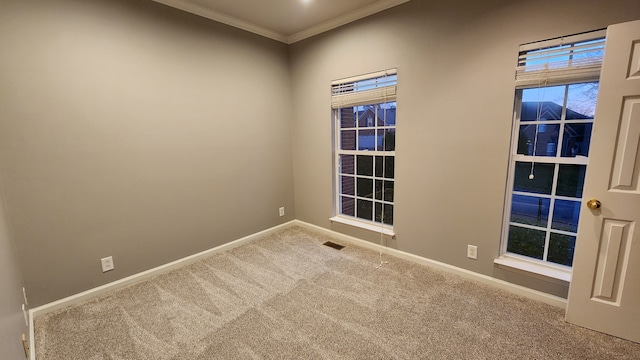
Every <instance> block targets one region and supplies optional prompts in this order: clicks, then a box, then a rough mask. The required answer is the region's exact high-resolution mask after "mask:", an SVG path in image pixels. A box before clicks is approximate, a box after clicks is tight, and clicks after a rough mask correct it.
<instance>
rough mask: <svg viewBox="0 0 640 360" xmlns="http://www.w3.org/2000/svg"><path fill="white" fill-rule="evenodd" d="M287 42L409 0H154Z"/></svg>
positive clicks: (292, 41) (289, 42)
mask: <svg viewBox="0 0 640 360" xmlns="http://www.w3.org/2000/svg"><path fill="white" fill-rule="evenodd" d="M154 1H156V2H159V3H162V4H165V5H168V6H171V7H174V8H177V9H180V10H184V11H187V12H190V13H193V14H196V15H200V16H203V17H206V18H209V19H212V20H215V21H218V22H222V23H224V24H227V25H231V26H235V27H238V28H240V29H243V30H247V31H251V32H253V33H256V34H259V35H262V36H266V37H268V38H271V39H274V40H278V41H281V42H284V43H287V44H291V43H294V42H296V41H300V40H302V39H306V38H308V37H311V36H314V35H317V34H319V33H321V32H324V31H328V30H331V29H333V28H336V27H338V26H341V25H344V24H347V23H350V22H352V21H355V20H358V19H361V18H363V17H366V16H369V15H371V14H375V13H377V12H379V11H382V10H386V9H388V8H391V7H393V6H396V5H399V4H402V3H405V2H407V1H409V0H154Z"/></svg>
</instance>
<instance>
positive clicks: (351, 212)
mask: <svg viewBox="0 0 640 360" xmlns="http://www.w3.org/2000/svg"><path fill="white" fill-rule="evenodd" d="M355 204H356V200H355V199H353V198H349V197H344V196H343V197H342V203H341V204H340V205H341V206H340V214H343V215H348V216H356V205H355Z"/></svg>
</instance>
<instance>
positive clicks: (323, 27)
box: [153, 0, 410, 45]
mask: <svg viewBox="0 0 640 360" xmlns="http://www.w3.org/2000/svg"><path fill="white" fill-rule="evenodd" d="M153 1H155V2H157V3H160V4H164V5H167V6H170V7H173V8H176V9H179V10H182V11H186V12H188V13H191V14H194V15H198V16H202V17H204V18H207V19H210V20H213V21H217V22H219V23H223V24H226V25H229V26H233V27H236V28H238V29H242V30H245V31H248V32H252V33H254V34H258V35H260V36H264V37H267V38H269V39H272V40H276V41H280V42H283V43H285V44H289V45H290V44H293V43H295V42H298V41H300V40H304V39H307V38H310V37H312V36H315V35H318V34H321V33H323V32H325V31H329V30H333V29H335V28H337V27H340V26H342V25H346V24H348V23H351V22H354V21H356V20H360V19H362V18H365V17H367V16H370V15H373V14H375V13H378V12H381V11H384V10H387V9H390V8H392V7H394V6H397V5H400V4H404V3H406V2H408V1H410V0H380V1H378V2H375V3H373V4H371V5H369V6H366V7H364V8H362V9H358V10H354V11H352V12H350V13H347V14H345V15H342V16H339V17H337V18H335V19H332V20H329V21H327V22H324V23H321V24H319V25H315V26H312V27H310V28H308V29H305V30H302V31H299V32H297V33H294V34H291V35H285V34H282V33H279V32H277V31H273V30H270V29H267V28H265V27H263V26H259V25H255V24H252V23H250V22H248V21H245V20H241V19H238V18H236V17H233V16H230V15H227V14H224V13H221V12H218V11H215V10H212V9H209V8H207V7H205V6H202V5H199V4H196V3H192V2H190V1H187V0H153Z"/></svg>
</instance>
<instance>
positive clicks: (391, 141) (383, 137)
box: [354, 106, 396, 150]
mask: <svg viewBox="0 0 640 360" xmlns="http://www.w3.org/2000/svg"><path fill="white" fill-rule="evenodd" d="M354 118H357V120H356V121H357V127H358V128H359V129H361V128H371V130H360V131H359V132H358V147H359V148H360V149H368V150H375V149H376V143H377V145H378V146H377V148H378V149H382V148H383V144H384V142H385V141H387V145H386V147H387V148H389V147H392V148H393V147H395V132H389V131H386V132H381V131H379V132H378V134H377V135H376V132H375V130H374V126H375V127H384V126H393V127H395V125H396V108H395V107H392V108H387V109H381V108H379V109H378V111H377V112H376V111H374V108H373V106H366V107H365V108H364V111H362V110H360V111H358V112H357V113H355V114H354Z"/></svg>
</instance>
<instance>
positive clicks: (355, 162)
mask: <svg viewBox="0 0 640 360" xmlns="http://www.w3.org/2000/svg"><path fill="white" fill-rule="evenodd" d="M337 116H338V119H337V122H338V123H339V125H340V128H339V130H338V131H339V139H340V146H339V148H338V149H336V156H337V172H338V174H337V182H338V194H337V195H338V211H339V213H340V214H341V215H347V216H352V217H354V218H358V219H361V220H366V221H371V222H375V223H380V224H387V225H392V224H393V191H394V182H395V180H394V168H395V133H396V122H395V102H392V103H385V104H372V105H364V106H357V107H353V108H343V109H339V110H338V111H337Z"/></svg>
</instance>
